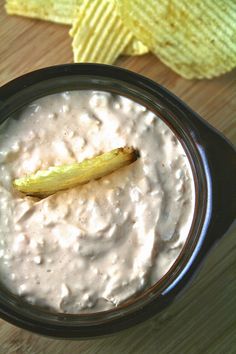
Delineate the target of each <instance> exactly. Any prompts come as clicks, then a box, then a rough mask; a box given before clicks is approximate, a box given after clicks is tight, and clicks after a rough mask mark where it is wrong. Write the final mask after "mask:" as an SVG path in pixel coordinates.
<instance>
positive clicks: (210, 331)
mask: <svg viewBox="0 0 236 354" xmlns="http://www.w3.org/2000/svg"><path fill="white" fill-rule="evenodd" d="M68 29H69V28H68V27H67V26H61V25H56V24H52V23H49V22H43V21H37V20H31V19H27V18H23V17H16V16H7V15H6V14H5V11H4V7H3V1H2V0H0V86H1V85H3V84H4V83H6V82H7V81H9V80H11V79H13V78H15V77H17V76H19V75H22V74H24V73H26V72H29V71H32V70H35V69H38V68H41V67H45V66H51V65H56V64H62V63H71V62H72V53H71V46H70V38H69V36H68ZM116 64H117V65H119V66H121V67H124V68H128V69H130V70H133V71H136V72H138V73H141V74H143V75H145V76H147V77H149V78H151V79H153V80H155V81H157V82H158V83H160V84H162V85H164V86H165V87H167V88H168V89H170V90H171V91H172V92H174V93H175V94H176V95H177V96H179V97H180V98H182V99H183V100H184V101H185V102H187V103H188V105H189V106H190V107H192V108H193V109H194V110H195V111H197V112H198V113H199V114H200V115H202V116H203V117H204V118H205V119H206V120H207V121H208V122H210V123H211V124H212V125H213V126H214V127H216V128H217V129H218V130H220V131H221V132H223V133H224V134H225V135H226V136H227V137H228V138H229V139H230V140H231V141H232V142H233V143H236V120H235V117H236V71H235V70H234V71H233V72H231V73H229V74H226V75H223V76H222V77H219V78H216V79H213V80H211V81H208V80H202V81H197V80H191V81H187V80H185V79H182V78H181V77H179V76H178V75H176V74H175V73H174V72H172V71H171V70H170V69H169V68H167V67H166V66H165V65H163V64H162V63H161V62H160V61H159V60H158V59H157V58H155V57H154V56H153V55H151V54H148V55H145V56H142V57H129V58H128V57H123V58H120V59H119V60H118V61H117V63H116ZM235 236H236V235H235V230H234V231H231V232H230V233H228V235H227V236H226V237H225V238H224V239H223V240H222V241H221V242H220V244H219V245H218V247H216V248H215V249H214V250H213V251H212V252H211V254H210V256H209V257H208V259H207V261H206V263H205V264H204V266H203V268H202V269H201V271H200V272H199V274H198V276H197V277H196V278H195V280H194V282H193V284H192V285H191V287H190V288H189V289H188V290H186V292H185V294H184V296H182V297H181V298H180V299H178V300H177V301H176V302H175V303H174V304H173V305H172V306H170V307H169V308H168V309H167V311H165V312H163V313H162V314H159V315H158V316H156V317H154V318H152V319H151V320H149V321H146V322H145V323H143V324H141V325H138V326H137V327H135V328H131V329H129V330H126V331H124V332H121V333H118V334H116V335H113V336H111V337H107V338H102V339H96V340H86V341H82V342H76V341H71V342H69V341H60V340H54V339H48V338H43V337H40V336H38V335H35V334H31V333H28V332H26V331H24V330H21V329H18V328H16V327H14V326H12V325H10V324H8V323H6V322H5V321H3V320H0V354H8V353H18V354H20V353H24V354H36V353H37V354H38V353H40V354H43V353H52V354H54V353H56V354H64V353H65V354H67V353H73V354H76V353H86V354H90V353H91V354H92V353H96V354H97V353H101V354H106V353H112V354H116V353H117V354H118V353H119V354H120V353H122V354H123V353H125V354H131V353H135V354H141V353H142V354H144V353H145V354H146V353H148V354H154V353H159V354H165V353H171V354H172V353H173V354H185V353H186V354H194V353H220V354H221V353H227V354H228V353H232V354H233V353H236V312H235V299H236V278H235V272H236V237H235Z"/></svg>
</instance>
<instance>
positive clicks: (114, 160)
mask: <svg viewBox="0 0 236 354" xmlns="http://www.w3.org/2000/svg"><path fill="white" fill-rule="evenodd" d="M137 158H138V152H137V151H136V150H135V149H134V148H132V147H124V148H118V149H114V150H111V151H109V152H105V153H104V154H101V155H98V156H95V157H93V158H91V159H87V160H84V161H82V162H80V163H73V164H70V165H62V166H55V167H49V168H48V169H47V170H40V171H37V172H36V173H35V174H32V175H29V176H26V177H23V178H18V179H15V180H14V181H13V186H14V187H15V188H16V189H17V190H18V191H20V192H23V193H25V194H26V195H30V196H36V197H46V196H48V195H51V194H54V193H56V192H58V191H61V190H64V189H68V188H72V187H75V186H77V185H80V184H85V183H87V182H89V181H91V180H94V179H98V178H101V177H103V176H106V175H108V174H109V173H111V172H114V171H115V170H118V169H119V168H121V167H124V166H126V165H129V164H131V163H132V162H134V161H135V160H136V159H137Z"/></svg>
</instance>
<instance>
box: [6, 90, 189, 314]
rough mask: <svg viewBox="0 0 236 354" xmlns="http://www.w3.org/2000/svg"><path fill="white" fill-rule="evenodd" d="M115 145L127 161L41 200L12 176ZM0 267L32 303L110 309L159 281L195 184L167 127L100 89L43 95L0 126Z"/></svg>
mask: <svg viewBox="0 0 236 354" xmlns="http://www.w3.org/2000/svg"><path fill="white" fill-rule="evenodd" d="M120 146H133V147H134V148H135V149H137V150H138V151H139V153H140V158H139V159H138V160H137V161H135V163H133V164H132V168H130V167H131V166H125V167H123V168H121V169H119V170H117V171H116V172H115V173H112V174H109V175H107V176H105V177H103V178H101V179H99V180H92V181H90V182H89V183H87V184H84V185H82V186H78V187H77V186H76V187H74V188H70V189H67V190H62V191H59V192H57V193H55V194H53V195H50V196H48V197H47V198H44V199H42V200H38V199H36V198H33V197H29V196H28V197H27V196H25V195H23V194H21V193H19V192H17V191H16V190H15V189H14V188H13V187H12V180H14V179H17V178H20V177H24V176H27V175H30V174H33V173H36V172H37V171H38V170H45V169H48V168H49V167H50V166H60V165H64V164H73V163H75V162H82V161H83V160H86V159H89V158H92V157H93V156H96V155H99V154H101V153H102V152H107V151H111V150H113V149H117V148H119V147H120ZM0 169H1V175H0V222H1V228H0V274H1V280H2V283H3V284H4V285H5V286H6V287H7V288H8V289H9V290H10V291H12V292H13V293H14V294H18V295H19V296H22V297H23V298H24V299H25V300H26V301H28V302H29V303H31V304H35V305H38V306H43V307H46V308H48V309H50V310H51V311H56V312H62V313H83V312H97V311H102V310H107V309H110V308H113V307H115V306H118V305H119V304H121V303H122V302H124V301H126V300H127V299H129V298H130V297H132V296H136V295H138V294H139V293H140V292H142V291H144V290H145V289H147V288H148V287H149V286H151V285H153V284H154V283H156V282H157V281H158V280H159V279H160V278H162V277H163V275H165V274H166V272H167V271H168V270H169V269H170V267H171V266H172V265H173V263H174V262H175V260H176V259H177V257H178V256H179V254H180V252H181V250H182V248H183V246H184V244H185V242H186V239H187V237H188V234H189V230H190V228H191V224H192V220H193V213H194V205H195V190H194V182H193V175H192V171H191V167H190V163H189V160H188V157H187V156H186V153H185V150H184V149H183V147H182V145H181V143H180V141H179V140H178V139H177V137H176V136H175V134H174V133H173V132H172V130H171V129H170V128H169V127H168V126H167V125H166V124H165V122H164V121H163V120H161V119H160V118H159V117H158V116H156V115H155V114H154V113H153V112H151V111H149V110H147V109H146V108H145V107H144V106H142V105H140V104H138V103H137V102H134V101H132V100H130V99H128V98H126V97H122V96H118V95H113V94H111V93H108V92H101V91H92V90H87V91H70V92H63V93H58V94H54V95H50V96H47V97H43V98H41V99H39V100H37V101H35V102H33V103H31V104H30V105H29V106H27V107H25V108H24V109H23V110H22V111H21V112H19V113H18V114H17V115H16V116H14V117H11V118H10V119H8V120H7V121H5V122H4V123H3V124H2V126H1V128H0Z"/></svg>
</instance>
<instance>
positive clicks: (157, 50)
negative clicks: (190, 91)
mask: <svg viewBox="0 0 236 354" xmlns="http://www.w3.org/2000/svg"><path fill="white" fill-rule="evenodd" d="M117 5H118V8H119V11H120V14H121V18H122V20H123V22H124V23H125V25H126V26H127V27H128V28H129V29H130V31H132V33H133V34H134V36H135V37H136V38H138V39H139V40H141V41H142V42H143V43H144V44H145V45H146V46H147V47H148V48H149V49H150V50H151V51H152V52H153V53H154V54H156V55H157V56H158V57H159V58H160V59H161V60H162V61H163V62H164V63H165V64H166V65H168V66H169V67H170V68H172V69H173V70H174V71H176V72H177V73H179V74H180V75H181V76H183V77H185V78H188V79H192V78H199V79H200V78H212V77H214V76H218V75H220V74H223V73H225V72H227V71H230V70H231V69H233V68H234V67H235V66H236V1H235V0H218V1H212V0H204V1H202V0H191V1H189V0H172V1H169V0H158V1H156V0H148V1H147V0H133V1H129V0H119V1H117Z"/></svg>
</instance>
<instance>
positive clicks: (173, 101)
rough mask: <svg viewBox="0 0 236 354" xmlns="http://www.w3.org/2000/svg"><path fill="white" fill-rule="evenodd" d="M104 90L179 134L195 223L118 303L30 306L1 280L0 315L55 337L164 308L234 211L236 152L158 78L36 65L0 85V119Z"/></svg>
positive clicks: (106, 327) (99, 330)
mask: <svg viewBox="0 0 236 354" xmlns="http://www.w3.org/2000/svg"><path fill="white" fill-rule="evenodd" d="M84 89H93V90H94V89H95V90H102V91H109V92H112V93H116V94H119V95H123V96H126V97H129V98H130V99H132V100H134V101H137V102H139V103H141V104H142V105H144V106H146V107H147V108H148V109H149V110H151V111H153V112H154V113H155V114H156V115H158V116H159V117H161V118H162V119H163V120H164V121H165V122H166V123H167V124H168V125H169V126H170V128H171V129H172V130H173V131H174V133H175V134H176V136H177V137H178V138H179V140H180V141H181V143H182V144H183V147H184V149H185V151H186V154H187V155H188V157H189V160H190V163H191V166H192V171H193V175H194V180H195V189H196V206H195V215H194V220H193V224H192V227H191V230H190V233H189V236H188V239H187V241H186V243H185V246H184V248H183V250H182V252H181V254H180V255H179V257H178V259H177V260H176V262H175V263H174V265H173V266H172V267H171V269H170V270H169V271H168V272H167V274H166V275H165V276H164V277H163V278H162V279H161V280H160V281H158V282H157V283H156V284H155V285H153V286H152V287H151V288H149V289H147V290H146V291H144V292H143V293H142V294H140V295H139V296H137V297H133V298H131V299H129V301H127V302H125V303H124V304H122V305H120V306H118V307H117V308H115V309H112V310H108V311H103V312H98V313H92V314H79V315H70V314H60V313H52V312H48V311H46V310H43V309H41V308H39V307H37V306H32V305H30V304H28V303H26V302H25V301H23V300H22V299H21V298H20V297H18V296H16V295H13V294H11V293H10V292H9V291H8V290H7V289H6V288H4V286H3V285H1V292H0V314H1V317H2V318H3V319H5V320H7V321H9V322H11V323H13V324H15V325H17V326H19V327H22V328H25V329H27V330H30V331H33V332H36V333H39V334H43V335H49V336H53V337H60V338H87V337H95V336H100V335H105V334H109V333H113V332H117V331H119V330H121V329H124V328H127V327H130V326H131V325H134V324H136V323H138V322H141V321H143V320H145V319H147V318H149V317H151V316H153V315H155V314H157V313H158V312H159V311H161V310H163V309H164V308H165V307H166V306H168V305H169V304H170V303H171V302H172V301H173V300H174V299H175V298H176V296H177V295H178V294H179V293H180V292H181V291H182V289H184V287H185V286H186V285H187V284H188V283H189V281H190V279H191V277H192V276H193V275H194V274H195V272H196V270H197V269H198V268H199V265H200V264H201V262H202V260H203V259H204V258H205V257H206V254H207V253H208V251H209V250H210V249H211V248H212V246H213V245H214V244H215V243H216V242H217V241H218V240H219V239H220V238H221V237H222V236H223V235H224V234H225V232H226V231H227V229H228V228H229V227H230V225H231V224H232V223H233V221H234V217H235V215H236V201H235V199H234V198H233V196H234V195H236V194H235V176H236V158H235V157H236V154H235V150H234V148H233V147H232V145H231V144H230V143H229V142H228V141H227V140H226V139H225V138H224V137H223V136H222V135H221V134H220V133H219V132H217V131H216V130H215V129H213V128H212V127H211V126H210V125H209V124H207V123H206V122H205V121H204V120H203V119H202V118H201V117H199V116H198V115H197V114H196V113H194V112H193V111H192V110H191V109H190V108H189V107H187V106H186V105H185V104H184V103H183V102H182V101H180V100H179V99H178V98H177V97H175V96H174V95H173V94H171V93H170V92H168V91H167V90H166V89H164V88H163V87H161V86H160V85H158V84H157V83H155V82H153V81H151V80H149V79H147V78H145V77H143V76H140V75H138V74H136V73H133V72H131V71H128V70H124V69H120V68H117V67H113V66H107V65H99V64H69V65H62V66H56V67H51V68H46V69H42V70H38V71H35V72H32V73H29V74H26V75H24V76H21V77H20V78H17V79H15V80H13V81H11V82H10V83H8V84H6V85H4V86H3V87H1V88H0V123H1V122H3V121H4V120H5V119H6V118H7V117H9V116H11V115H12V114H13V113H16V112H17V111H18V110H20V109H21V108H22V107H23V106H25V105H27V104H29V103H30V102H32V101H34V100H35V99H37V98H40V97H43V96H46V95H49V94H52V93H56V92H63V91H69V90H84Z"/></svg>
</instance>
